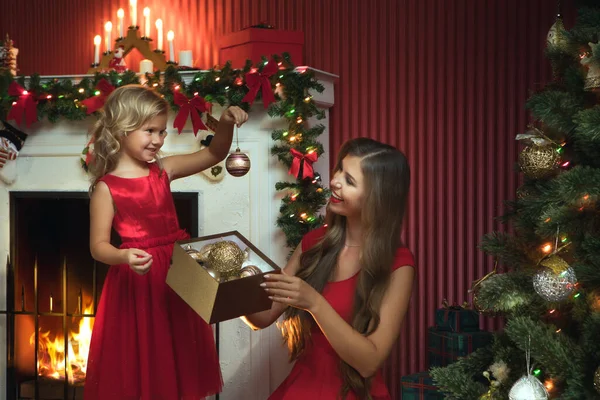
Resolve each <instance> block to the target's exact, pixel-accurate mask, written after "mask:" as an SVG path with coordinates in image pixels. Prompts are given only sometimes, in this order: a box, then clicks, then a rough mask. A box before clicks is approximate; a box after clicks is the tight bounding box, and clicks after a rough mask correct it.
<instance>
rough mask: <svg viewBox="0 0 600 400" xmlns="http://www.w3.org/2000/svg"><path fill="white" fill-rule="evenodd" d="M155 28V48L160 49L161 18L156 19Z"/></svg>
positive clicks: (161, 45)
mask: <svg viewBox="0 0 600 400" xmlns="http://www.w3.org/2000/svg"><path fill="white" fill-rule="evenodd" d="M156 30H157V35H156V36H157V38H158V40H157V43H156V49H157V50H162V49H163V48H162V47H163V35H162V34H163V26H162V19H160V18H159V19H157V20H156Z"/></svg>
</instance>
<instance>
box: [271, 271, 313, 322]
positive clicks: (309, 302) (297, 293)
mask: <svg viewBox="0 0 600 400" xmlns="http://www.w3.org/2000/svg"><path fill="white" fill-rule="evenodd" d="M265 279H267V281H266V282H263V283H261V284H260V285H261V286H262V287H264V288H265V291H266V292H267V293H268V294H269V298H270V299H271V300H273V301H275V302H277V303H281V304H285V305H288V306H292V307H296V308H300V309H302V310H306V311H308V312H311V313H312V312H314V311H315V309H316V308H317V306H318V304H319V302H320V301H321V299H323V297H322V296H321V294H320V293H319V292H317V291H316V290H315V289H314V288H313V287H312V286H310V285H309V284H308V283H306V282H305V281H304V280H303V279H300V278H298V277H296V276H289V275H284V274H269V275H265Z"/></svg>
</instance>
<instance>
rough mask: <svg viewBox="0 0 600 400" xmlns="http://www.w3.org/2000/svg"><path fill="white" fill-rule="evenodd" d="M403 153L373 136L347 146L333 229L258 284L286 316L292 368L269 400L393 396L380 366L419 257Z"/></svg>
mask: <svg viewBox="0 0 600 400" xmlns="http://www.w3.org/2000/svg"><path fill="white" fill-rule="evenodd" d="M409 175H410V174H409V167H408V164H407V162H406V158H405V157H404V155H403V154H402V153H401V152H400V151H398V150H397V149H395V148H393V147H392V146H388V145H385V144H382V143H379V142H377V141H375V140H371V139H366V138H359V139H354V140H350V141H348V142H347V143H345V144H344V145H343V146H342V148H341V150H340V154H339V158H338V161H337V165H336V167H335V170H334V174H333V178H332V179H331V191H332V194H331V199H330V201H329V206H328V213H329V215H328V220H329V224H328V225H325V226H324V227H322V228H319V229H315V230H313V231H311V232H309V233H308V234H306V235H305V236H304V238H303V239H302V243H301V244H300V245H299V246H298V248H297V249H296V250H295V252H294V254H293V255H292V257H291V258H290V260H289V262H288V264H287V265H286V267H285V268H284V269H283V274H273V275H267V276H266V278H267V281H266V282H265V283H263V284H262V286H263V287H264V288H265V290H266V291H267V293H269V295H270V296H269V297H270V298H271V299H272V300H273V306H272V307H271V309H270V310H267V311H263V312H260V313H256V314H253V315H248V316H246V317H245V318H244V320H245V321H246V322H247V323H248V324H249V325H250V326H251V327H252V328H254V329H260V328H265V327H267V326H269V325H271V324H272V323H273V322H275V320H277V318H279V316H281V314H284V323H283V326H282V328H283V333H284V339H285V341H286V342H287V344H288V348H289V350H290V358H291V359H292V360H296V364H295V365H294V367H293V369H292V372H291V373H290V375H289V376H288V377H287V378H286V380H285V381H284V382H283V383H282V384H281V386H279V388H278V389H277V390H276V391H275V392H274V393H273V394H272V395H271V397H270V398H269V399H271V400H284V399H285V400H304V399H311V400H329V399H337V398H345V399H361V400H362V399H382V400H383V399H390V395H389V393H388V390H387V388H386V386H385V383H384V381H383V378H382V376H381V373H380V372H379V369H380V367H381V365H382V364H383V362H384V361H385V360H386V359H387V358H388V356H389V354H390V351H391V349H392V347H393V345H394V343H395V342H396V340H397V339H398V335H399V333H400V326H401V323H402V320H403V319H404V315H405V314H406V310H407V308H408V303H409V299H410V295H411V291H412V284H413V276H414V268H413V265H414V261H413V256H412V253H411V252H410V250H408V249H407V248H406V247H404V246H403V245H402V244H401V239H400V236H401V230H402V221H403V218H404V209H405V205H406V199H407V195H408V187H409Z"/></svg>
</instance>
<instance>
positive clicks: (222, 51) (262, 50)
mask: <svg viewBox="0 0 600 400" xmlns="http://www.w3.org/2000/svg"><path fill="white" fill-rule="evenodd" d="M217 44H218V46H219V64H221V65H224V64H225V63H226V62H227V61H231V65H232V67H233V68H243V67H244V65H245V64H246V60H251V61H252V63H253V64H256V63H257V62H260V61H261V57H262V56H265V57H267V59H270V58H271V56H272V55H273V54H278V55H281V54H282V53H289V55H290V57H291V59H292V62H293V63H294V64H295V65H302V64H303V62H304V61H303V57H302V53H303V49H304V33H303V32H301V31H287V30H280V29H264V28H248V29H244V30H242V31H239V32H234V33H231V34H229V35H225V36H222V37H220V38H219V39H218V40H217Z"/></svg>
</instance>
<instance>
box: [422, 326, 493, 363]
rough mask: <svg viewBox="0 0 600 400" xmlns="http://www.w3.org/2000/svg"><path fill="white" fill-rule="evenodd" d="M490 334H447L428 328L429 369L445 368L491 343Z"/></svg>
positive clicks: (480, 332)
mask: <svg viewBox="0 0 600 400" xmlns="http://www.w3.org/2000/svg"><path fill="white" fill-rule="evenodd" d="M492 339H493V334H492V333H491V332H486V331H479V332H447V331H441V330H439V329H437V328H429V347H428V349H427V353H428V357H429V367H430V368H431V367H445V366H446V365H448V364H451V363H453V362H454V361H456V360H457V359H458V358H459V357H465V356H467V355H469V354H470V353H472V352H474V351H475V350H477V349H479V348H481V347H485V346H487V345H489V344H490V343H492Z"/></svg>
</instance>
